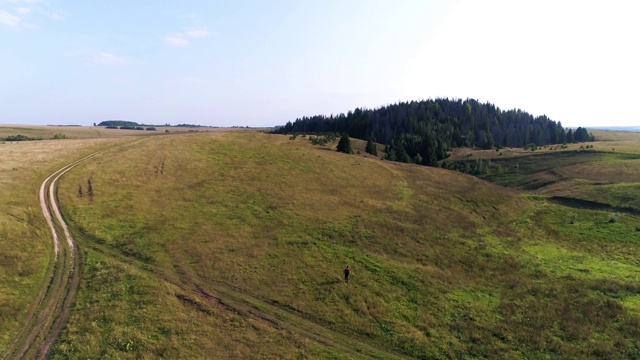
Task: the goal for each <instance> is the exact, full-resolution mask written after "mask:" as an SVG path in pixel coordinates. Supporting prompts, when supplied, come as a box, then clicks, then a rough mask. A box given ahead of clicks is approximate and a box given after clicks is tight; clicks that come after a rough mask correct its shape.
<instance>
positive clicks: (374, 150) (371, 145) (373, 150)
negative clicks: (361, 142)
mask: <svg viewBox="0 0 640 360" xmlns="http://www.w3.org/2000/svg"><path fill="white" fill-rule="evenodd" d="M365 151H366V152H368V153H369V154H371V155H374V156H378V147H377V146H376V143H375V142H374V141H373V136H371V135H369V139H367V148H366V149H365Z"/></svg>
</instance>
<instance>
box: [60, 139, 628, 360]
mask: <svg viewBox="0 0 640 360" xmlns="http://www.w3.org/2000/svg"><path fill="white" fill-rule="evenodd" d="M326 150H327V149H322V148H320V147H312V146H311V145H310V144H309V142H308V141H307V140H305V139H303V138H299V139H297V140H293V141H291V140H288V138H287V137H281V136H273V135H265V134H258V133H242V134H240V133H235V134H232V133H229V134H225V133H215V134H214V133H211V134H193V135H181V136H171V137H154V138H149V139H144V140H142V141H139V142H136V143H131V144H129V145H128V146H126V147H119V148H116V149H113V150H112V151H110V152H107V153H105V154H104V155H103V156H102V157H101V158H99V159H95V161H91V162H90V163H87V164H83V165H82V166H80V167H78V168H77V169H75V170H74V171H73V172H71V173H70V174H68V176H67V177H66V178H65V179H64V181H63V182H62V184H61V189H60V198H61V203H62V204H63V207H64V209H63V210H64V213H65V216H66V217H67V219H68V220H69V222H70V223H72V224H73V226H74V228H75V232H76V234H77V238H78V241H79V242H80V247H81V249H83V264H84V266H83V275H82V276H83V278H82V281H81V285H80V291H79V294H78V300H77V308H76V310H75V311H74V313H73V314H72V317H71V320H70V323H69V325H68V328H67V330H66V332H65V333H64V334H63V336H62V338H61V340H60V342H59V344H58V346H57V348H56V353H55V357H59V358H66V357H73V358H86V357H117V358H134V357H140V356H144V355H143V354H149V355H148V356H151V357H153V356H166V357H180V358H185V357H198V356H202V354H206V355H205V356H206V357H214V358H228V357H254V356H259V355H260V356H273V357H287V358H295V357H297V356H299V355H302V354H304V355H305V356H309V357H312V358H322V357H336V358H344V357H345V356H347V357H352V356H354V355H353V354H351V353H348V352H345V349H340V348H336V347H335V346H331V345H328V344H329V343H326V342H325V343H323V342H322V341H319V340H318V339H311V338H310V337H309V336H307V335H305V334H302V335H301V334H300V332H299V331H297V330H296V329H292V328H283V327H278V326H274V325H273V323H271V322H269V321H267V320H265V319H264V318H261V317H256V316H255V315H253V316H252V315H247V314H246V313H238V311H237V308H228V307H224V306H220V304H219V303H216V302H212V301H210V300H211V299H210V298H208V297H207V296H203V293H202V292H198V291H194V286H195V285H197V288H200V289H202V290H203V291H204V292H205V293H215V291H213V290H215V289H218V290H220V291H223V290H224V291H227V290H229V291H231V290H233V291H235V292H236V293H238V294H241V295H239V296H245V298H246V300H247V301H249V300H250V301H253V302H252V304H253V306H255V307H257V308H260V307H264V309H263V311H265V312H267V313H268V312H269V311H271V310H269V306H271V307H276V308H279V309H282V311H286V312H288V313H290V314H295V316H296V317H295V319H297V320H295V321H298V322H300V324H302V322H307V323H308V324H316V325H315V326H320V327H322V328H326V329H328V330H330V331H333V332H334V333H333V334H343V335H342V336H344V337H346V338H353V339H356V340H358V341H362V342H364V343H370V344H372V345H373V346H374V347H380V348H381V349H380V351H383V352H384V351H388V352H391V353H395V354H397V355H407V356H409V357H414V358H446V357H456V358H460V357H465V356H467V357H471V358H473V357H491V356H495V354H498V353H499V354H502V355H504V357H511V358H543V357H581V358H584V357H609V358H616V357H619V358H625V357H629V356H640V349H638V347H637V345H635V342H634V339H635V338H636V337H637V335H639V334H638V328H639V327H638V325H640V322H639V319H640V317H639V316H640V314H638V312H637V309H638V308H639V306H638V303H640V301H639V300H638V294H640V288H639V287H638V285H637V284H636V280H635V276H636V274H637V273H638V268H639V264H638V263H637V260H635V259H637V257H635V258H634V256H635V255H636V254H637V252H638V244H637V243H636V242H635V241H625V242H620V241H610V240H612V239H615V238H617V237H625V236H626V237H629V236H633V231H631V230H630V229H631V227H632V226H633V222H634V221H635V219H634V218H632V217H623V218H622V219H621V221H620V222H619V223H616V224H608V223H607V222H606V218H605V217H606V215H605V214H599V213H594V212H580V213H579V215H578V219H579V223H578V224H580V225H579V226H573V225H576V224H569V222H568V221H567V220H566V217H567V210H566V209H565V208H563V207H560V206H556V205H551V204H546V203H544V202H539V201H535V200H530V199H528V198H525V197H522V196H520V195H519V194H518V193H516V192H513V191H511V190H506V189H503V188H501V187H498V186H496V185H491V184H488V183H486V182H483V181H481V180H478V179H476V178H473V177H470V176H465V175H461V174H457V173H452V172H449V171H444V170H440V169H434V168H425V167H418V166H407V165H403V164H396V163H390V162H383V161H380V160H377V159H370V158H363V157H360V156H348V155H344V154H339V153H336V152H335V151H326ZM89 180H90V181H91V184H92V187H93V192H94V195H93V197H90V196H88V194H87V187H88V181H89ZM80 188H83V196H80V192H79V189H80ZM594 214H595V215H594ZM594 233H601V235H600V237H599V238H598V241H597V242H591V238H592V235H593V234H594ZM560 261H561V262H560ZM614 262H615V263H614ZM347 264H349V265H351V266H352V268H353V281H352V282H351V283H350V284H348V285H347V284H344V283H343V282H342V280H341V278H340V277H341V269H342V268H344V266H346V265H347ZM243 294H244V295H243ZM261 304H262V305H261ZM267 305H268V306H267ZM272 314H273V315H274V316H280V315H278V314H281V313H276V312H273V313H272ZM300 326H302V325H300ZM305 326H306V325H305ZM309 326H311V325H309ZM327 336H329V335H327ZM331 340H332V341H334V342H336V341H340V336H338V337H337V338H336V337H332V338H331ZM251 349H259V351H260V352H256V351H254V352H252V351H251Z"/></svg>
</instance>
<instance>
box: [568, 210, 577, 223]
mask: <svg viewBox="0 0 640 360" xmlns="http://www.w3.org/2000/svg"><path fill="white" fill-rule="evenodd" d="M576 220H578V214H576V213H574V212H572V213H569V224H572V225H573V224H575V223H576Z"/></svg>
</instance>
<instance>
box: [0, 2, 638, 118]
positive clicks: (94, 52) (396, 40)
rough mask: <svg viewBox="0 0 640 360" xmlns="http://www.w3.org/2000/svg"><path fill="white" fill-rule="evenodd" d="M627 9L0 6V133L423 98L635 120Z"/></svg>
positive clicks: (632, 39)
mask: <svg viewBox="0 0 640 360" xmlns="http://www.w3.org/2000/svg"><path fill="white" fill-rule="evenodd" d="M639 15H640V2H637V1H622V0H619V1H615V0H614V1H570V0H564V1H563V0H559V1H525V0H523V1H517V0H511V1H507V0H504V1H498V0H488V1H478V0H476V1H471V0H469V1H466V0H460V1H427V0H423V1H420V0H415V1H409V0H406V1H403V0H396V1H386V0H370V1H365V0H344V1H336V0H323V1H286V0H275V1H266V0H265V1H248V0H247V1H204V0H202V1H196V0H182V1H158V0H156V1H150V0H135V1H131V0H129V1H122V0H112V1H79V0H75V1H71V0H0V123H1V124H82V125H91V124H92V123H94V122H96V123H98V122H100V121H103V120H109V119H122V120H130V121H136V122H140V123H146V124H164V123H170V124H179V123H194V124H201V125H215V126H232V125H240V126H245V125H249V126H271V125H278V124H284V123H286V122H287V121H290V120H295V118H297V117H301V116H304V115H315V114H332V113H333V114H337V113H340V112H347V111H348V110H351V109H354V108H356V107H368V108H375V107H378V106H381V105H385V104H390V103H395V102H397V101H406V100H420V99H428V98H434V97H449V98H463V99H464V98H468V97H469V98H475V99H478V100H480V101H490V102H492V103H494V104H496V105H497V106H498V107H500V108H502V109H511V108H520V109H522V110H525V111H528V112H530V113H532V114H534V115H542V114H546V115H548V116H549V117H550V118H552V119H554V120H558V121H561V122H562V124H563V125H565V126H598V125H640V116H639V115H638V112H637V111H636V109H635V107H636V104H637V99H638V95H640V91H638V84H640V70H639V67H640V50H639V49H638V44H639V43H640V39H639V37H640V21H638V20H637V17H638V16H639Z"/></svg>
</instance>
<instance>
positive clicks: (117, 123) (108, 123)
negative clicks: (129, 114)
mask: <svg viewBox="0 0 640 360" xmlns="http://www.w3.org/2000/svg"><path fill="white" fill-rule="evenodd" d="M139 125H140V124H138V123H137V122H134V121H124V120H107V121H103V122H101V123H100V124H98V126H107V127H109V128H110V129H112V127H114V126H115V127H116V129H117V128H119V127H123V126H124V127H133V128H135V127H136V126H139Z"/></svg>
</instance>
